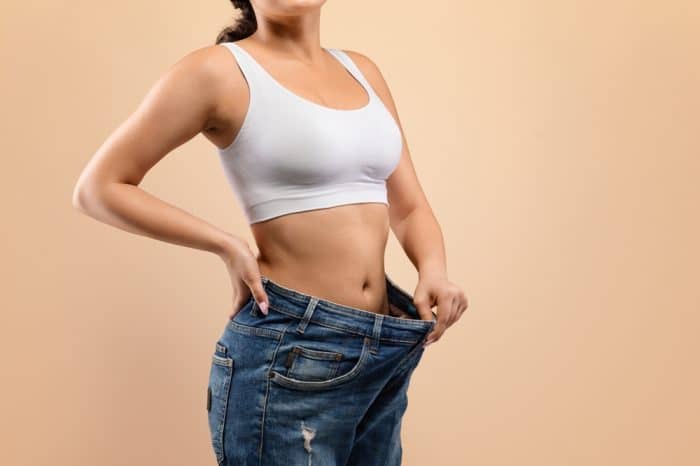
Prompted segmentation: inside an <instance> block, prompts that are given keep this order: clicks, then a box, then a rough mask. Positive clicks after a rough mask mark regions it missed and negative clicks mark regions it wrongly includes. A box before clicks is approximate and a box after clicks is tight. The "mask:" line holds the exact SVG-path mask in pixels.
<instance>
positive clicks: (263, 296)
mask: <svg viewBox="0 0 700 466" xmlns="http://www.w3.org/2000/svg"><path fill="white" fill-rule="evenodd" d="M256 265H257V264H256ZM242 278H243V281H244V282H245V284H246V285H247V286H248V288H249V289H250V293H251V294H252V295H253V299H254V300H255V302H256V303H257V304H258V307H259V308H260V310H261V311H262V313H263V314H265V315H267V313H268V306H269V301H268V299H267V293H265V288H264V287H263V283H262V277H261V275H260V271H259V270H257V268H256V270H254V271H251V272H248V273H246V274H244V276H243V277H242Z"/></svg>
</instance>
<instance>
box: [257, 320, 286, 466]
mask: <svg viewBox="0 0 700 466" xmlns="http://www.w3.org/2000/svg"><path fill="white" fill-rule="evenodd" d="M288 329H289V326H287V328H285V329H284V330H282V332H281V334H280V338H279V340H277V346H276V347H275V352H274V353H273V355H272V362H271V363H270V366H269V367H268V369H267V372H266V373H265V399H264V400H263V410H262V419H261V422H260V442H259V446H258V465H259V466H262V456H263V455H262V453H263V442H264V440H263V439H264V437H265V414H266V413H267V402H268V399H269V397H270V383H271V381H270V376H269V375H270V371H272V368H273V367H274V366H275V360H276V359H277V352H278V351H279V349H280V346H281V345H282V341H284V335H285V334H286V332H287V330H288Z"/></svg>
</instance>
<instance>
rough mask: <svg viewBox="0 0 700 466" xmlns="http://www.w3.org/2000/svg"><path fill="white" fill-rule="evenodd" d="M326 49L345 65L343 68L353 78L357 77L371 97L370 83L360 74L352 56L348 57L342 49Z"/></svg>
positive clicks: (372, 94) (372, 92)
mask: <svg viewBox="0 0 700 466" xmlns="http://www.w3.org/2000/svg"><path fill="white" fill-rule="evenodd" d="M326 50H328V51H329V52H330V53H332V54H333V55H334V56H335V57H336V58H337V59H338V60H339V61H340V62H341V63H342V64H343V66H345V69H347V70H348V71H349V72H350V74H352V75H353V76H354V77H355V79H357V80H358V81H359V82H360V84H362V86H363V87H364V88H365V90H366V91H367V94H368V95H369V96H370V98H373V96H374V89H373V88H372V86H371V85H370V83H369V81H367V78H365V75H364V74H362V71H360V68H359V67H358V66H357V65H356V64H355V62H354V61H353V60H352V58H350V56H349V55H348V54H347V53H345V52H344V51H343V50H341V49H338V48H327V49H326Z"/></svg>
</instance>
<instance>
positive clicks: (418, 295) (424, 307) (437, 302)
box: [413, 274, 469, 346]
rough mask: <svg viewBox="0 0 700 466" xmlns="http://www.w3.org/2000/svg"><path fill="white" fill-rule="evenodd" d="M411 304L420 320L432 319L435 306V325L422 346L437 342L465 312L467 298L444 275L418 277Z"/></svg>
mask: <svg viewBox="0 0 700 466" xmlns="http://www.w3.org/2000/svg"><path fill="white" fill-rule="evenodd" d="M413 304H414V305H415V306H416V308H417V309H418V313H419V314H420V316H421V319H423V320H428V319H432V318H433V315H432V314H433V313H432V311H431V308H432V307H434V306H437V323H436V324H435V327H433V330H432V331H431V332H430V333H429V334H428V336H427V337H426V339H425V343H424V346H428V345H429V344H431V343H433V342H435V341H438V340H439V339H440V337H442V334H443V333H444V332H445V330H447V328H448V327H450V326H451V325H452V324H454V323H455V322H457V320H458V319H459V318H460V317H462V313H464V311H466V310H467V307H468V305H469V304H468V302H467V296H466V295H465V293H464V291H462V289H461V288H460V287H459V286H457V285H455V284H454V283H452V282H450V281H449V280H448V279H447V277H446V276H445V275H430V274H428V275H424V276H422V277H419V280H418V285H416V290H415V291H414V293H413Z"/></svg>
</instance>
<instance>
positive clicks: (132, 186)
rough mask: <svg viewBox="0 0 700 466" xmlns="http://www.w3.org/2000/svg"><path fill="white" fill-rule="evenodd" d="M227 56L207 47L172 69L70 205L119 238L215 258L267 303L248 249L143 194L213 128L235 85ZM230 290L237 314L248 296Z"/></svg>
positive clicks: (106, 146)
mask: <svg viewBox="0 0 700 466" xmlns="http://www.w3.org/2000/svg"><path fill="white" fill-rule="evenodd" d="M226 53H228V52H226V51H223V52H222V48H218V49H216V48H215V47H212V46H210V47H205V48H202V49H199V50H196V51H194V52H191V53H190V54H188V55H186V56H185V57H183V58H182V59H181V60H179V61H178V62H177V63H175V64H174V65H173V66H171V67H170V69H168V70H167V72H166V73H165V74H164V75H163V76H162V77H161V78H160V79H159V80H158V81H157V82H156V83H155V85H154V86H153V87H152V88H151V89H150V91H149V92H148V93H147V95H146V96H145V98H144V99H143V101H142V102H141V104H140V105H139V106H138V108H137V109H136V111H135V112H134V113H133V114H132V115H130V116H129V117H128V118H127V120H126V121H124V122H123V123H122V124H121V125H120V126H119V127H118V128H117V129H116V130H115V131H114V132H113V133H112V134H111V135H110V136H109V137H108V138H107V140H106V141H105V142H104V143H103V144H102V146H101V147H100V148H99V149H98V151H97V152H96V153H95V154H94V155H93V157H92V158H91V159H90V161H89V163H88V164H87V166H86V167H85V168H84V170H83V171H82V173H81V174H80V177H79V179H78V181H77V184H76V186H75V188H74V191H73V199H72V201H73V205H74V206H75V207H76V208H77V209H78V210H80V211H81V212H83V213H85V214H86V215H89V216H90V217H93V218H95V219H97V220H99V221H101V222H104V223H107V224H110V225H112V226H115V227H117V228H120V229H122V230H125V231H129V232H131V233H135V234H139V235H143V236H147V237H150V238H154V239H157V240H161V241H166V242H169V243H173V244H177V245H181V246H186V247H190V248H196V249H201V250H204V251H209V252H212V253H215V254H217V255H218V256H219V257H220V258H221V259H223V260H224V262H225V263H226V265H227V266H228V267H229V271H230V272H235V274H232V275H234V276H240V278H241V279H243V281H244V282H245V284H246V285H248V288H249V289H250V290H251V292H252V293H253V295H254V297H255V299H256V301H258V302H267V301H266V296H265V294H264V291H263V288H262V283H261V282H260V272H259V270H258V267H257V261H256V260H255V257H254V256H253V253H252V251H251V250H250V247H249V246H248V244H247V242H245V241H244V240H242V239H240V238H237V237H235V236H233V235H231V234H229V233H227V232H225V231H223V230H221V229H219V228H217V227H216V226H214V225H212V224H210V223H208V222H206V221H204V220H202V219H201V218H198V217H195V216H194V215H192V214H190V213H188V212H186V211H185V210H183V209H181V208H179V207H176V206H174V205H172V204H169V203H167V202H165V201H163V200H161V199H158V198H157V197H155V196H153V195H151V194H149V193H148V192H146V191H145V190H143V189H142V188H140V187H139V186H138V185H139V183H140V182H141V180H142V179H143V178H144V176H145V175H146V173H147V172H148V170H150V169H151V168H152V167H153V166H154V165H155V164H156V163H157V162H158V161H160V160H161V159H162V158H163V157H165V155H167V154H168V153H169V152H171V151H172V150H173V149H175V148H176V147H178V146H180V145H182V144H184V143H185V142H187V141H189V140H190V139H192V138H193V137H194V136H196V135H197V134H199V133H200V132H202V131H204V130H207V129H208V128H209V127H210V126H211V122H212V121H213V119H214V118H215V116H216V110H217V102H220V99H221V94H222V90H221V88H222V84H221V83H222V82H226V83H227V84H230V81H225V80H223V79H221V73H222V71H223V70H224V66H226V65H229V66H230V61H225V59H224V58H223V55H225V54H226ZM226 59H228V60H230V57H228V56H227V57H226ZM232 278H233V277H232ZM233 286H234V295H237V298H238V301H240V302H234V308H236V307H237V306H238V305H239V304H242V302H244V301H245V300H246V299H247V296H248V295H247V294H246V293H245V290H244V289H242V284H240V283H236V281H235V280H233ZM263 308H264V306H263Z"/></svg>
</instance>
